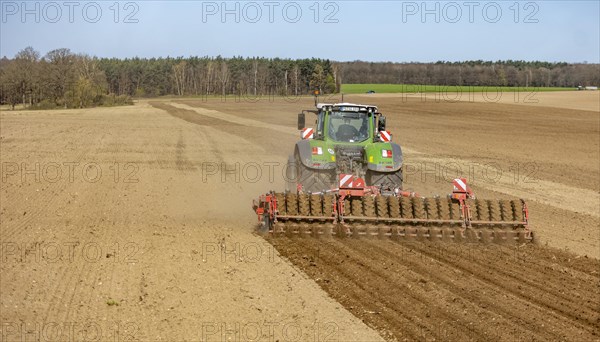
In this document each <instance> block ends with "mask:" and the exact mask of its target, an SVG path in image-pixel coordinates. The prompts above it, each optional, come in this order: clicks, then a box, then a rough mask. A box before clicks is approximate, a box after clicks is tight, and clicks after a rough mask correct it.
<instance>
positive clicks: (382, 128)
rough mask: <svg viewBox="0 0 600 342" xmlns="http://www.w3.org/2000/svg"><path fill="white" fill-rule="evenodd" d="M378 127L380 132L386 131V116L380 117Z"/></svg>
mask: <svg viewBox="0 0 600 342" xmlns="http://www.w3.org/2000/svg"><path fill="white" fill-rule="evenodd" d="M377 126H378V130H379V131H380V132H381V131H385V116H383V115H382V116H380V117H379V123H378V124H377Z"/></svg>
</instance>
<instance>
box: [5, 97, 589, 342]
mask: <svg viewBox="0 0 600 342" xmlns="http://www.w3.org/2000/svg"><path fill="white" fill-rule="evenodd" d="M578 94H581V93H577V92H574V93H573V94H572V95H570V96H571V98H569V99H566V100H568V101H573V103H576V102H577V101H578V100H579V98H578V97H577V96H582V95H578ZM561 96H563V97H562V98H561V99H564V95H561ZM585 96H588V95H585ZM331 100H332V101H334V100H339V99H331ZM345 101H355V102H376V103H375V104H377V105H379V106H380V109H381V110H382V111H383V112H384V113H386V114H387V116H388V123H389V124H388V126H389V129H390V130H391V131H392V133H393V134H394V140H395V141H397V142H399V143H400V144H401V145H402V146H403V148H404V158H405V163H406V164H405V173H406V182H405V183H406V184H405V187H406V188H410V189H413V190H416V191H418V192H419V193H421V194H424V195H435V194H441V195H443V194H446V193H447V192H449V191H450V185H449V182H448V181H449V179H447V178H452V177H453V176H455V175H463V176H466V177H467V178H468V179H469V181H470V183H471V185H473V187H474V190H475V192H476V193H477V195H478V196H479V197H480V198H494V199H495V198H498V199H500V198H514V197H522V198H524V199H525V200H527V203H528V204H529V207H530V212H531V223H532V226H533V228H534V229H535V236H536V243H535V244H524V245H495V244H491V245H483V244H470V243H469V244H467V243H463V244H460V243H441V242H428V241H407V240H398V241H390V240H378V239H351V238H347V239H312V238H288V237H265V238H263V237H260V236H257V235H256V234H255V233H254V231H255V228H256V223H255V222H256V217H255V215H254V214H253V212H252V211H251V206H250V204H251V200H252V199H253V198H256V197H257V196H258V195H259V194H260V193H264V192H266V191H267V190H282V189H283V188H284V180H283V177H282V174H283V165H284V163H285V161H286V160H287V155H288V154H289V153H290V152H291V151H292V146H293V144H294V142H295V141H296V140H297V139H298V132H297V130H296V129H295V121H296V117H295V114H296V113H297V112H299V111H300V110H301V109H309V108H311V105H312V99H310V98H301V99H298V100H287V101H284V100H281V99H277V98H275V99H273V98H268V99H262V100H259V101H250V100H240V99H238V100H237V101H236V99H233V98H228V99H177V100H170V99H166V100H165V99H158V100H151V101H141V102H139V103H137V104H136V105H135V106H133V107H119V108H109V109H90V110H69V111H44V112H28V111H17V112H10V111H7V112H2V113H1V116H0V124H1V127H0V128H1V133H0V137H1V139H0V147H1V151H0V152H1V153H0V156H1V158H2V160H1V162H2V179H1V181H2V183H1V188H0V200H1V201H0V223H1V234H0V235H1V240H2V241H1V243H2V254H1V257H2V260H1V263H0V276H1V279H0V320H1V321H2V324H3V330H2V340H3V341H13V340H25V339H28V340H34V339H37V340H42V341H46V340H73V339H75V340H148V341H149V340H152V341H155V340H156V341H158V340H219V341H224V340H261V341H262V340H264V341H270V340H298V341H307V340H310V341H331V340H338V341H376V340H381V339H385V340H434V339H435V340H451V341H465V340H510V341H513V340H573V341H590V340H600V336H599V334H600V309H599V308H600V262H599V261H598V258H599V257H600V221H599V220H600V197H599V191H598V190H599V189H598V186H599V184H600V174H599V171H600V170H599V168H600V167H599V160H600V155H599V153H600V141H599V139H600V138H599V136H600V131H599V120H600V117H599V115H598V112H596V111H591V110H587V111H586V110H578V109H571V108H563V107H565V106H561V108H558V107H552V106H542V105H541V104H540V105H539V106H536V105H527V106H523V105H518V104H501V103H473V102H453V103H449V102H439V103H436V102H431V101H429V102H428V101H426V102H423V101H422V100H421V99H419V98H402V97H401V96H398V97H393V96H386V97H379V98H374V97H368V96H353V97H351V98H348V97H346V98H345ZM586 101H588V102H589V99H588V98H587V97H586ZM586 103H587V102H586ZM586 106H587V104H586ZM586 106H579V107H581V108H587V107H586ZM572 107H577V106H572ZM308 122H309V123H310V120H309V121H308ZM58 172H60V174H59V173H58ZM23 336H25V338H24V337H23Z"/></svg>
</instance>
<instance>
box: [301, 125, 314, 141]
mask: <svg viewBox="0 0 600 342" xmlns="http://www.w3.org/2000/svg"><path fill="white" fill-rule="evenodd" d="M314 135H315V130H314V129H312V128H304V129H303V130H302V139H304V140H306V139H312V138H313V137H314Z"/></svg>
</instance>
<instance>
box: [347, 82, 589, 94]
mask: <svg viewBox="0 0 600 342" xmlns="http://www.w3.org/2000/svg"><path fill="white" fill-rule="evenodd" d="M369 90H373V91H375V92H376V93H436V92H482V91H489V92H496V91H498V90H501V91H506V92H514V91H521V92H524V91H528V92H539V91H565V90H577V89H576V88H560V87H540V88H536V87H495V86H438V85H418V84H343V85H342V93H345V94H362V93H366V92H368V91H369Z"/></svg>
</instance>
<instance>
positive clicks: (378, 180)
mask: <svg viewBox="0 0 600 342" xmlns="http://www.w3.org/2000/svg"><path fill="white" fill-rule="evenodd" d="M366 178H367V179H366V181H367V185H374V186H377V187H379V188H382V189H383V190H394V189H402V169H399V170H398V171H395V172H377V171H371V170H369V171H367V177H366Z"/></svg>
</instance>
